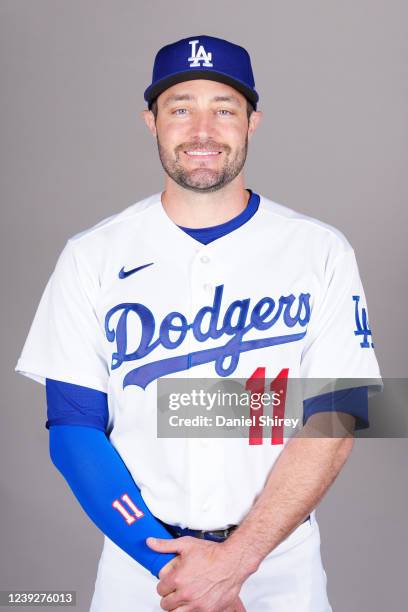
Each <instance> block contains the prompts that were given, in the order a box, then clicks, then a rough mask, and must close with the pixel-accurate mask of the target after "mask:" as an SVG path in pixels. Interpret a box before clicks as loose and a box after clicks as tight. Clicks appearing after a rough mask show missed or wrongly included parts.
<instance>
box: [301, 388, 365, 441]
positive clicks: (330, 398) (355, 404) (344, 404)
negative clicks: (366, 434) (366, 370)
mask: <svg viewBox="0 0 408 612" xmlns="http://www.w3.org/2000/svg"><path fill="white" fill-rule="evenodd" d="M318 412H345V413H346V414H351V415H352V416H354V417H355V418H356V424H355V430H358V429H366V428H368V427H369V426H370V423H369V420H368V388H367V387H353V388H350V389H339V390H338V391H333V392H329V393H323V394H322V395H316V396H314V397H310V398H308V399H307V400H304V402H303V425H305V423H306V421H307V420H308V419H309V418H310V417H311V416H312V414H316V413H318Z"/></svg>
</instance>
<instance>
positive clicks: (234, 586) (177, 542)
mask: <svg viewBox="0 0 408 612" xmlns="http://www.w3.org/2000/svg"><path fill="white" fill-rule="evenodd" d="M146 543H147V545H148V546H149V547H150V548H152V549H153V550H155V551H157V552H166V553H173V552H174V553H178V555H177V557H174V559H172V560H171V561H169V563H166V565H165V566H163V567H162V569H161V570H160V572H159V583H158V585H157V588H156V590H157V592H158V594H159V595H160V596H161V600H160V607H161V608H162V609H163V610H174V611H176V612H221V611H228V612H245V608H244V606H243V604H242V602H241V600H240V598H239V592H240V590H241V586H242V584H243V582H244V581H245V579H246V577H247V575H245V574H244V575H243V573H242V571H241V569H240V557H239V555H237V554H236V552H235V551H233V550H231V549H230V548H228V546H226V545H225V542H219V543H218V542H212V541H208V540H201V539H198V538H193V537H191V536H183V537H180V538H175V539H169V540H167V539H154V538H147V540H146Z"/></svg>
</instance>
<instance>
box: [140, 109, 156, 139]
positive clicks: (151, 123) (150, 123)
mask: <svg viewBox="0 0 408 612" xmlns="http://www.w3.org/2000/svg"><path fill="white" fill-rule="evenodd" d="M141 115H142V118H143V120H144V122H145V124H146V125H147V127H148V129H149V130H150V132H151V133H152V135H153V136H156V122H155V119H154V115H153V113H152V111H151V110H147V109H144V110H143V111H142V113H141Z"/></svg>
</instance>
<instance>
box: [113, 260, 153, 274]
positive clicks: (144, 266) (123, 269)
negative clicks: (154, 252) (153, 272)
mask: <svg viewBox="0 0 408 612" xmlns="http://www.w3.org/2000/svg"><path fill="white" fill-rule="evenodd" d="M153 264H154V261H152V262H151V263H148V264H143V266H138V267H137V268H133V270H126V271H125V267H124V266H123V268H122V269H121V270H120V271H119V278H127V277H128V276H130V275H131V274H134V273H135V272H138V271H139V270H143V268H147V267H148V266H152V265H153Z"/></svg>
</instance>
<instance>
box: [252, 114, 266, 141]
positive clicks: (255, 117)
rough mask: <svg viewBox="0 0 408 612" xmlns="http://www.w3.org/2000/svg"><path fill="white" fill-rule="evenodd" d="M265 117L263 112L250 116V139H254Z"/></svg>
mask: <svg viewBox="0 0 408 612" xmlns="http://www.w3.org/2000/svg"><path fill="white" fill-rule="evenodd" d="M262 117H263V112H262V111H253V112H252V113H251V114H250V116H249V127H248V139H250V138H251V137H252V135H253V134H254V132H255V130H256V129H257V127H258V125H259V123H260V122H261V119H262Z"/></svg>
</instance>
